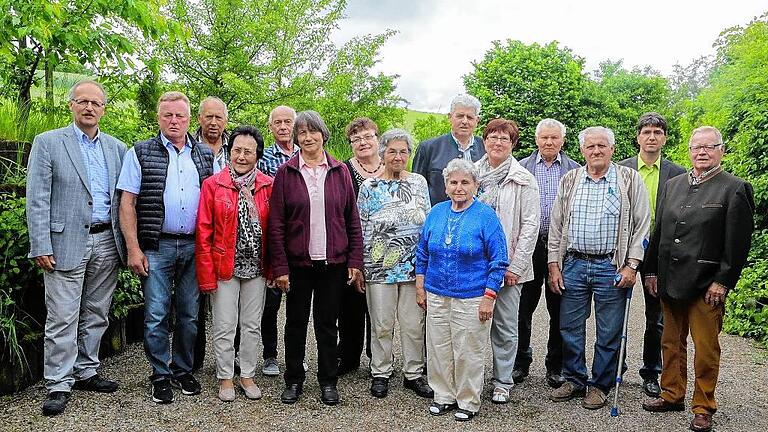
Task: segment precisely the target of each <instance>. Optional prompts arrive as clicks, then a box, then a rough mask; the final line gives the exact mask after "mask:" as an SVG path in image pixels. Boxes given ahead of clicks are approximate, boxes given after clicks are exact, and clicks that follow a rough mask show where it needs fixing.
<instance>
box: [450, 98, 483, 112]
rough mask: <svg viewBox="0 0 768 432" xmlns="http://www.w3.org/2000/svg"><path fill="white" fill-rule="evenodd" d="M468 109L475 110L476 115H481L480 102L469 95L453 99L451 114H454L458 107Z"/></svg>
mask: <svg viewBox="0 0 768 432" xmlns="http://www.w3.org/2000/svg"><path fill="white" fill-rule="evenodd" d="M460 106H462V107H467V108H472V109H473V110H475V115H476V116H479V115H480V101H479V100H478V99H477V98H476V97H474V96H472V95H469V94H460V95H457V96H456V97H454V98H453V100H452V101H451V113H453V110H455V109H456V107H460Z"/></svg>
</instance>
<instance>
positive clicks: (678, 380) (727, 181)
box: [643, 126, 755, 432]
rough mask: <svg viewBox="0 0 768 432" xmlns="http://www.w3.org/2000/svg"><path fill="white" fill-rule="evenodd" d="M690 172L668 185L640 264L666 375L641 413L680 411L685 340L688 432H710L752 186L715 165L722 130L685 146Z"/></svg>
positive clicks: (750, 215)
mask: <svg viewBox="0 0 768 432" xmlns="http://www.w3.org/2000/svg"><path fill="white" fill-rule="evenodd" d="M688 148H689V156H690V157H691V162H693V169H692V170H691V171H689V172H688V174H687V175H682V176H677V177H675V178H673V179H672V180H670V181H668V182H667V184H666V185H665V186H664V189H663V191H662V194H661V202H660V203H659V207H658V211H657V213H656V214H657V219H656V228H655V230H654V232H653V236H652V237H651V241H650V247H649V248H648V251H647V254H646V256H647V261H646V262H645V263H644V265H645V287H646V289H647V290H648V291H649V293H650V294H651V295H654V296H656V295H658V296H659V297H660V298H661V306H662V310H663V312H664V333H663V334H662V337H661V343H662V354H663V356H664V369H663V371H662V373H661V387H662V389H663V391H662V393H661V396H660V397H658V398H656V399H652V400H649V401H646V402H645V403H643V409H645V410H646V411H654V412H664V411H682V410H684V409H685V403H684V401H685V393H686V384H687V381H688V377H687V376H686V375H687V373H686V365H687V363H688V362H687V343H686V341H687V339H688V335H689V332H690V336H691V338H692V339H693V345H694V351H695V352H696V360H695V362H694V371H695V387H694V390H693V401H692V404H691V410H692V411H693V413H694V417H693V421H691V425H690V429H691V430H694V431H700V432H701V431H709V430H711V429H712V415H713V414H714V413H715V411H716V410H717V402H716V401H715V386H716V384H717V376H718V373H719V371H720V341H719V334H720V331H721V330H722V325H723V315H724V314H725V296H726V295H727V294H728V291H730V290H732V289H734V288H735V287H736V283H737V282H738V280H739V277H740V275H741V270H742V268H744V265H745V264H746V262H747V256H748V254H749V247H750V241H751V238H752V230H753V227H754V209H755V203H754V198H753V192H752V186H751V185H750V184H749V183H747V182H745V181H744V180H742V179H740V178H738V177H736V176H734V175H732V174H729V173H727V172H725V171H723V169H722V168H721V166H720V161H721V160H722V158H723V153H724V152H725V150H724V148H723V138H722V135H721V134H720V131H718V130H717V129H715V128H713V127H711V126H703V127H700V128H698V129H695V130H694V131H693V133H692V134H691V139H690V141H689V145H688Z"/></svg>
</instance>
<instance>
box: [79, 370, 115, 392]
mask: <svg viewBox="0 0 768 432" xmlns="http://www.w3.org/2000/svg"><path fill="white" fill-rule="evenodd" d="M72 388H73V389H75V390H85V391H92V392H99V393H112V392H114V391H115V390H117V383H116V382H114V381H111V380H108V379H106V378H102V377H100V376H99V375H98V374H96V375H94V376H92V377H90V378H87V379H84V380H80V381H75V384H74V385H73V386H72Z"/></svg>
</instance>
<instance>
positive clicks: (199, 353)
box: [192, 293, 239, 372]
mask: <svg viewBox="0 0 768 432" xmlns="http://www.w3.org/2000/svg"><path fill="white" fill-rule="evenodd" d="M208 305H209V303H208V294H203V293H200V308H199V309H198V312H197V339H196V340H195V357H194V361H193V363H192V372H195V371H197V370H199V369H200V368H201V367H203V362H204V361H205V328H206V323H207V322H208ZM238 333H239V332H238Z"/></svg>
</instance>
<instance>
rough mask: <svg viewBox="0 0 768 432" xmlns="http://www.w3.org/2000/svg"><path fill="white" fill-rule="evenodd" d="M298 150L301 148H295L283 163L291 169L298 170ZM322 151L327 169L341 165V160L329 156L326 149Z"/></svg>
mask: <svg viewBox="0 0 768 432" xmlns="http://www.w3.org/2000/svg"><path fill="white" fill-rule="evenodd" d="M300 151H301V150H296V151H295V152H294V153H293V156H291V158H290V159H288V161H286V162H285V165H286V166H287V167H288V168H292V169H295V170H296V171H299V152H300ZM323 152H324V153H325V158H326V159H327V160H328V171H330V170H332V169H335V168H338V167H339V166H340V165H341V162H339V161H338V160H336V159H334V158H333V156H331V154H330V153H328V151H326V150H323Z"/></svg>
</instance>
